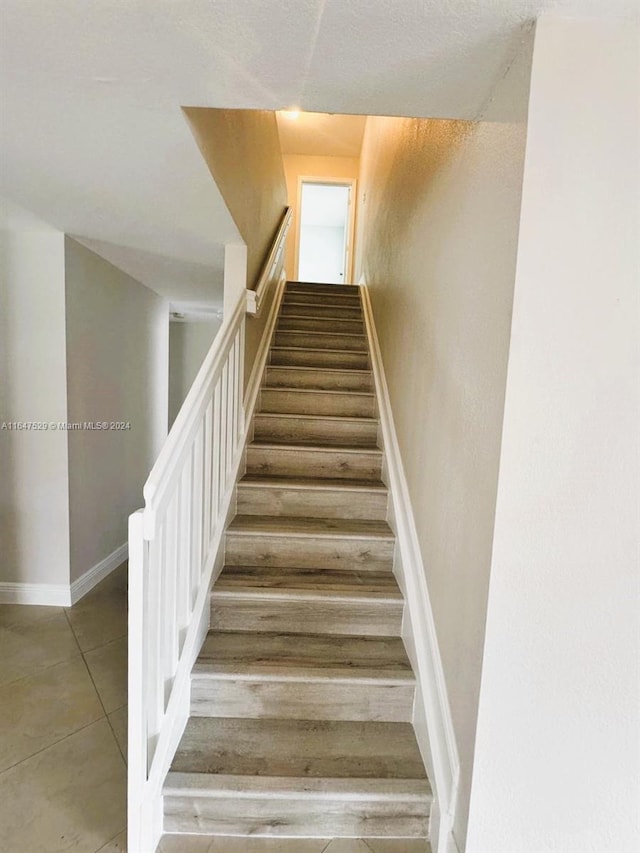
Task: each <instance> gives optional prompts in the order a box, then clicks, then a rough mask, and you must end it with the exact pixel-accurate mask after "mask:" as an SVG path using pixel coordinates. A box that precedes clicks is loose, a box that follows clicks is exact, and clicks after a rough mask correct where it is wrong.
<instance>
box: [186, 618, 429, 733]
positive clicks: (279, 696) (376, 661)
mask: <svg viewBox="0 0 640 853" xmlns="http://www.w3.org/2000/svg"><path fill="white" fill-rule="evenodd" d="M414 691H415V679H414V676H413V671H412V669H411V665H410V663H409V660H408V658H407V654H406V652H405V649H404V645H403V644H402V640H401V639H400V638H398V637H362V636H342V637H340V636H335V635H321V634H285V633H281V632H277V633H261V634H257V633H255V632H246V631H239V632H237V631H236V632H232V631H209V634H208V635H207V637H206V639H205V642H204V645H203V647H202V650H201V652H200V656H199V657H198V660H197V661H196V664H195V666H194V668H193V673H192V677H191V714H192V715H194V716H211V717H251V718H261V717H263V718H279V719H300V720H381V721H386V722H409V721H410V720H411V714H412V710H413V698H414Z"/></svg>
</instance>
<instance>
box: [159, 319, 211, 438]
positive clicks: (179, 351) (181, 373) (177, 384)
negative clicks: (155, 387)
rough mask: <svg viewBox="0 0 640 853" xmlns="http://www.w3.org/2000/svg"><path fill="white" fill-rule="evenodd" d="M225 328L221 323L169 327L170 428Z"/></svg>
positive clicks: (209, 322)
mask: <svg viewBox="0 0 640 853" xmlns="http://www.w3.org/2000/svg"><path fill="white" fill-rule="evenodd" d="M221 325H222V320H219V319H215V320H194V321H193V322H187V323H183V322H177V321H174V322H171V323H169V428H171V425H172V424H173V422H174V420H175V419H176V415H177V414H178V412H179V411H180V407H181V406H182V404H183V403H184V400H185V397H186V396H187V394H188V393H189V390H190V389H191V386H192V385H193V380H194V379H195V378H196V376H197V374H198V371H199V370H200V368H201V367H202V362H203V361H204V357H205V356H206V354H207V353H208V352H209V350H210V349H211V344H212V342H213V339H214V338H215V336H216V334H217V333H218V330H219V329H220V326H221Z"/></svg>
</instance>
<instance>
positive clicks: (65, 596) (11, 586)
mask: <svg viewBox="0 0 640 853" xmlns="http://www.w3.org/2000/svg"><path fill="white" fill-rule="evenodd" d="M128 550H129V546H128V544H127V543H126V542H125V543H124V544H123V545H120V546H119V547H118V548H116V549H115V551H112V552H111V553H110V554H109V555H108V556H106V557H105V558H104V560H100V562H99V563H96V565H95V566H92V567H91V568H90V569H87V571H86V572H85V573H84V574H83V575H81V576H80V577H79V578H78V579H77V580H75V581H74V582H73V583H72V584H68V583H9V582H4V583H0V604H39V605H44V606H47V607H71V606H72V605H73V604H75V603H76V601H80V599H81V598H82V597H83V596H84V595H86V594H87V593H88V592H89V590H91V589H93V587H94V586H96V584H99V583H100V581H101V580H104V579H105V578H106V577H107V575H109V574H111V572H112V571H113V570H114V569H117V568H118V566H119V565H120V564H121V563H123V562H124V561H125V560H126V559H127V554H128Z"/></svg>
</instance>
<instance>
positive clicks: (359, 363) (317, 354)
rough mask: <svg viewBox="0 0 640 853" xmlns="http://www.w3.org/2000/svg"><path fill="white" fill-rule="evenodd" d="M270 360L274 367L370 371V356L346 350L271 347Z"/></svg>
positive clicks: (291, 346) (286, 346)
mask: <svg viewBox="0 0 640 853" xmlns="http://www.w3.org/2000/svg"><path fill="white" fill-rule="evenodd" d="M269 360H270V363H271V364H274V365H291V366H293V367H296V366H298V367H321V368H322V367H330V368H331V367H335V368H342V369H345V370H346V369H349V368H354V369H356V370H368V368H369V354H368V353H367V352H356V351H354V350H344V349H339V348H337V349H313V348H310V347H304V346H293V345H292V344H291V343H289V344H288V345H282V346H274V347H271V351H270V353H269Z"/></svg>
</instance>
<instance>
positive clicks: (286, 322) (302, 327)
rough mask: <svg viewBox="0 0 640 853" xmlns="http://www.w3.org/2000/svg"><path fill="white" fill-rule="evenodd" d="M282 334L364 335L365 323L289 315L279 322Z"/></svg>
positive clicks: (355, 320)
mask: <svg viewBox="0 0 640 853" xmlns="http://www.w3.org/2000/svg"><path fill="white" fill-rule="evenodd" d="M278 330H279V331H281V332H287V331H295V332H303V331H309V332H341V333H343V334H351V335H362V334H364V323H363V321H362V320H361V319H357V318H344V317H329V318H323V317H305V316H304V315H303V316H300V315H299V314H298V315H297V314H287V315H286V316H284V317H281V318H280V320H279V321H278Z"/></svg>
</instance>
